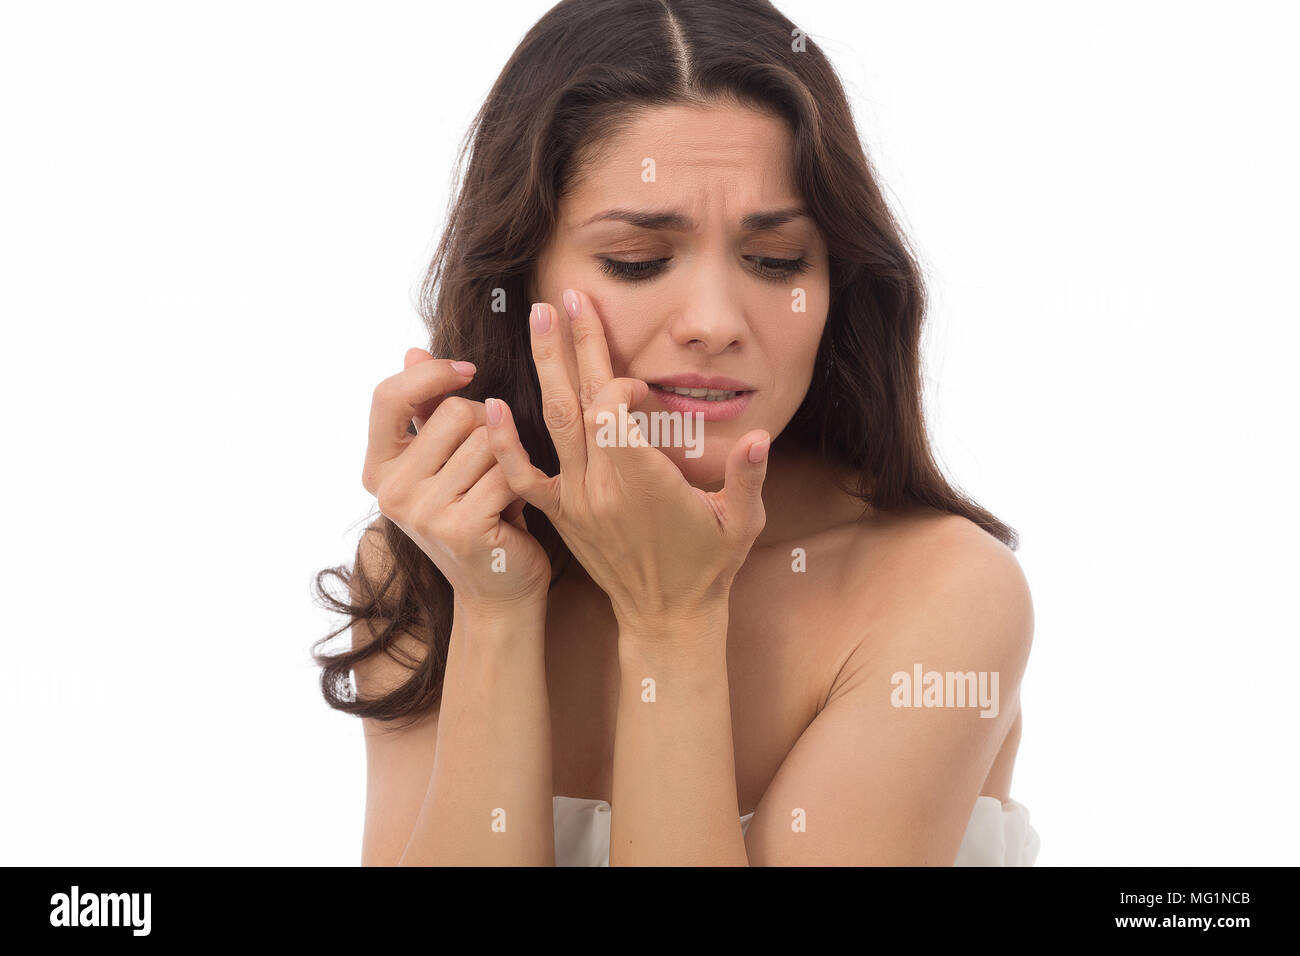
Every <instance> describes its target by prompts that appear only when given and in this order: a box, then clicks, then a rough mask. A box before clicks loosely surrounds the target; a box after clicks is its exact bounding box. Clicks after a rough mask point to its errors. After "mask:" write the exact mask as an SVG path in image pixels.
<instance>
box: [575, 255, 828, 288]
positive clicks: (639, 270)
mask: <svg viewBox="0 0 1300 956" xmlns="http://www.w3.org/2000/svg"><path fill="white" fill-rule="evenodd" d="M599 258H600V271H601V272H603V273H605V275H609V276H614V277H615V278H616V279H622V280H624V281H625V282H644V281H646V280H647V279H653V278H654V277H655V276H657V275H659V274H660V273H662V272H663V271H664V269H666V268H667V267H668V263H669V262H671V261H672V260H671V258H667V259H643V260H640V261H633V262H624V261H623V260H621V259H610V258H608V257H606V256H600V257H599ZM745 258H746V259H747V260H748V261H749V262H751V263H752V264H753V266H754V268H753V272H754V274H755V275H757V276H758V277H759V278H762V279H770V280H772V281H773V282H781V281H784V280H786V279H789V278H790V277H791V276H795V275H798V274H800V273H802V272H807V271H808V267H809V262H808V260H807V259H805V258H804V257H803V256H800V257H799V258H798V259H773V258H771V257H769V256H745Z"/></svg>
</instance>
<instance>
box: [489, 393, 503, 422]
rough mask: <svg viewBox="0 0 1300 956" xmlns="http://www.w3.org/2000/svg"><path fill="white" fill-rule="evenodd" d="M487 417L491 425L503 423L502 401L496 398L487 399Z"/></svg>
mask: <svg viewBox="0 0 1300 956" xmlns="http://www.w3.org/2000/svg"><path fill="white" fill-rule="evenodd" d="M487 418H488V424H489V425H500V424H501V403H500V402H499V401H497V400H496V399H495V398H489V399H488V400H487Z"/></svg>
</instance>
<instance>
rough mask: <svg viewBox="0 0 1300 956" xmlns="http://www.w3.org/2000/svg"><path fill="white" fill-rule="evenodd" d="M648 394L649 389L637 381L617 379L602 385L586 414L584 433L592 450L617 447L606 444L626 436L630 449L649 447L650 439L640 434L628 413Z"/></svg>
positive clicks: (613, 444) (636, 379) (639, 380)
mask: <svg viewBox="0 0 1300 956" xmlns="http://www.w3.org/2000/svg"><path fill="white" fill-rule="evenodd" d="M649 394H650V386H649V385H648V384H647V383H645V382H643V381H641V379H639V378H616V379H612V380H610V381H609V382H607V383H606V384H605V387H604V388H602V389H601V390H600V392H599V393H598V394H597V395H596V397H595V399H594V400H593V401H592V405H591V407H590V408H589V409H587V412H586V419H585V420H586V424H587V431H588V435H589V438H590V441H591V443H592V447H593V448H610V447H618V444H617V443H616V442H615V443H610V442H609V441H608V438H609V436H610V435H611V433H612V434H613V435H626V436H627V438H628V444H627V447H629V448H648V447H650V442H649V438H648V436H646V435H643V434H641V431H640V429H639V428H638V426H637V424H636V422H635V421H633V420H632V418H631V417H630V416H631V412H632V411H633V410H635V408H636V406H637V405H639V404H641V402H643V401H644V400H645V397H646V396H647V395H649Z"/></svg>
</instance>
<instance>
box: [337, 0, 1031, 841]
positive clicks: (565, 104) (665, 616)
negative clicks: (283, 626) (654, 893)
mask: <svg viewBox="0 0 1300 956" xmlns="http://www.w3.org/2000/svg"><path fill="white" fill-rule="evenodd" d="M468 143H469V145H468V163H467V164H466V166H465V168H464V171H463V176H462V179H461V182H460V192H459V197H458V200H457V202H456V203H455V204H454V205H453V207H452V209H451V212H450V217H449V222H448V224H447V227H446V232H445V234H444V235H443V237H442V241H441V243H440V244H439V247H438V249H437V252H436V254H435V257H434V260H433V263H432V264H431V266H430V269H429V272H428V275H427V277H426V280H425V285H424V289H423V296H422V309H421V311H422V314H423V317H424V319H425V321H426V324H427V325H428V328H429V330H430V334H431V348H430V350H429V351H428V352H425V351H423V350H418V349H412V350H411V351H410V352H408V354H407V356H406V361H405V369H404V370H403V371H402V372H400V373H397V374H395V375H393V376H391V377H390V378H387V379H385V380H384V381H383V382H382V383H380V385H379V386H378V387H377V388H376V390H375V393H374V397H373V404H372V410H371V421H370V435H369V445H368V448H367V452H366V462H365V468H364V474H363V484H364V485H365V487H366V488H367V490H369V491H370V492H371V493H373V494H375V495H376V497H377V499H378V504H379V510H380V512H381V514H382V517H381V518H380V519H378V520H377V521H376V522H375V523H374V524H373V525H371V527H370V529H368V530H369V533H366V534H363V535H362V541H361V544H360V546H359V548H358V553H357V561H356V565H355V567H354V569H353V572H352V573H349V572H348V571H347V570H346V569H342V568H339V569H332V570H330V571H326V572H322V576H323V575H326V574H335V575H338V576H340V577H341V578H343V579H344V580H345V581H347V583H348V584H349V585H350V601H347V602H341V601H338V600H337V599H335V598H333V597H331V596H330V595H329V593H328V592H327V591H326V590H325V589H324V587H323V585H322V583H321V582H322V578H318V588H319V591H320V593H321V595H322V597H323V598H324V599H325V600H326V601H327V602H330V603H331V606H334V607H336V608H337V609H339V610H341V611H344V612H345V613H347V614H348V616H349V621H350V626H351V627H352V637H353V646H352V650H351V651H350V652H348V653H341V654H336V655H324V654H318V656H317V659H318V661H319V662H320V663H321V664H322V665H323V667H324V673H323V675H322V687H323V690H324V693H325V695H326V698H327V700H328V701H329V703H330V704H331V706H333V707H335V708H337V709H339V710H343V711H346V712H348V713H352V714H356V715H358V716H360V717H361V718H362V719H363V721H362V722H363V725H364V727H365V733H366V747H367V809H366V827H365V836H364V841H363V851H362V862H363V864H399V863H400V864H541V865H548V864H553V863H558V864H561V865H566V864H579V865H581V864H586V865H604V864H606V863H608V864H613V865H629V864H631V865H636V864H681V865H720V864H724V865H745V864H751V865H774V864H775V865H783V864H786V865H788V864H793V865H821V864H841V865H842V864H938V865H948V864H953V863H958V864H990V863H991V864H997V865H1002V864H1029V863H1032V862H1033V858H1034V856H1035V854H1036V852H1037V848H1038V840H1037V835H1036V834H1035V833H1034V832H1033V830H1032V829H1031V828H1030V827H1029V826H1028V817H1027V813H1026V811H1025V809H1024V808H1023V807H1021V806H1020V805H1019V804H1017V803H1016V802H1015V801H1013V800H1011V797H1010V793H1009V788H1010V781H1011V771H1012V764H1013V762H1014V759H1015V753H1016V748H1017V745H1018V741H1019V737H1020V724H1021V720H1020V707H1019V682H1020V678H1021V675H1022V673H1023V671H1024V668H1025V663H1026V659H1027V656H1028V653H1029V648H1030V643H1031V640H1032V630H1033V612H1032V605H1031V601H1030V596H1029V592H1028V588H1027V585H1026V583H1025V580H1024V577H1023V575H1022V574H1021V571H1020V568H1019V565H1018V563H1017V561H1016V559H1015V557H1014V555H1013V553H1012V550H1011V549H1012V548H1014V547H1015V546H1016V539H1015V533H1014V532H1013V531H1012V530H1011V529H1010V528H1008V527H1007V526H1006V525H1004V524H1003V523H1002V522H1000V521H999V520H998V519H996V518H995V517H994V516H992V515H991V514H989V513H988V512H987V511H985V510H983V509H982V508H980V507H979V506H978V505H976V504H975V503H973V502H971V501H970V500H968V499H966V498H964V497H963V496H961V495H960V494H959V493H957V492H956V491H954V490H953V489H952V488H951V487H949V485H948V484H947V482H946V481H945V479H944V478H943V476H942V475H941V474H940V472H939V470H938V468H937V467H936V465H935V463H934V461H933V458H932V456H931V453H930V450H929V448H928V443H927V442H928V440H927V437H926V433H925V429H924V425H923V419H922V399H921V385H920V382H921V377H920V369H919V340H920V331H921V323H922V318H923V313H924V297H923V289H922V283H921V279H920V275H919V271H918V268H917V266H916V264H915V262H914V259H913V257H912V255H911V254H910V253H909V251H908V249H907V246H906V244H905V242H904V240H903V238H902V236H901V235H900V231H899V229H898V227H897V225H896V223H895V222H894V220H893V218H892V217H891V215H890V213H889V211H888V209H887V208H886V205H885V203H884V201H883V200H882V198H881V194H880V191H879V189H878V187H877V185H876V182H875V180H874V178H873V176H872V173H871V170H870V167H869V165H868V163H867V160H866V158H865V156H864V154H863V152H862V149H861V146H860V143H859V141H858V138H857V134H856V131H855V129H854V125H853V122H852V118H851V114H850V111H849V107H848V104H847V102H846V100H845V97H844V93H843V90H842V88H841V86H840V84H839V81H838V79H837V78H836V76H835V74H834V72H833V70H832V68H831V67H830V65H829V63H828V62H827V61H826V59H825V57H824V56H823V55H822V53H821V51H820V50H818V49H817V47H816V46H815V45H814V44H813V43H812V42H811V41H809V40H807V39H806V38H805V37H803V36H802V34H801V33H800V31H798V30H797V29H796V28H795V26H794V24H792V23H790V22H789V21H788V20H787V19H785V17H783V16H782V15H781V14H780V13H779V12H778V11H777V10H776V9H775V8H773V7H772V6H771V5H769V4H767V3H764V2H761V0H744V2H735V0H717V2H699V0H696V2H691V3H681V2H678V0H631V2H629V0H565V2H563V3H560V4H558V5H557V6H556V7H554V8H553V9H552V10H551V11H550V12H549V13H547V14H546V15H545V16H544V17H543V18H542V19H541V20H540V21H539V22H538V23H537V24H536V25H535V26H534V27H533V29H532V30H531V31H530V32H529V33H528V35H527V36H526V37H525V38H524V39H523V41H522V42H521V44H520V46H519V48H518V49H517V50H516V51H515V54H514V55H513V56H512V57H511V59H510V62H509V63H508V64H507V65H506V67H505V69H504V71H503V72H502V74H501V76H500V77H499V79H498V80H497V82H496V84H495V85H494V87H493V89H492V91H491V92H490V93H489V95H488V98H487V101H486V103H485V105H484V106H483V108H482V110H481V111H480V113H479V115H478V117H477V118H476V120H475V122H474V125H473V128H472V130H471V139H470V140H469V141H468ZM673 413H679V415H678V416H677V417H676V418H673V417H672V415H673ZM660 424H662V425H663V429H662V430H661V429H660V428H659V425H660ZM648 432H654V433H655V437H657V438H658V439H659V440H658V441H655V442H653V443H652V442H650V441H649V439H650V438H651V437H652V436H651V435H650V434H648ZM665 436H666V437H667V439H668V440H664V439H665ZM341 631H342V629H340V630H338V631H335V632H334V633H333V634H331V635H329V637H327V638H326V639H325V640H328V639H329V638H330V637H333V636H335V635H337V634H339V633H341ZM350 673H354V674H355V680H356V693H355V696H354V695H353V694H352V688H351V686H350V683H349V674H350ZM976 697H978V698H979V700H978V701H977V700H976V699H975V698H976ZM958 698H961V699H958ZM977 704H978V706H977ZM611 808H617V812H616V813H614V812H612V810H611ZM738 821H739V823H740V825H737V822H738Z"/></svg>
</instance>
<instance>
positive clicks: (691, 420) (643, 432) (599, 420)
mask: <svg viewBox="0 0 1300 956" xmlns="http://www.w3.org/2000/svg"><path fill="white" fill-rule="evenodd" d="M632 423H635V424H636V428H635V430H634V429H632V428H631V427H630V425H631V424H632ZM596 425H597V428H596V444H597V445H598V446H600V447H601V448H646V447H654V448H685V449H686V457H687V458H699V457H700V456H701V455H703V454H704V413H703V412H693V413H684V412H650V413H648V414H647V413H646V412H629V411H628V410H627V406H626V405H622V404H620V405H619V406H618V414H615V413H614V412H611V411H601V412H597V413H596Z"/></svg>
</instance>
